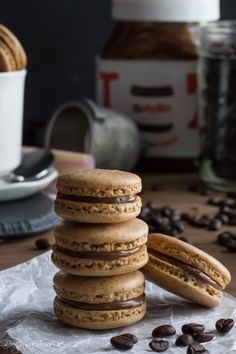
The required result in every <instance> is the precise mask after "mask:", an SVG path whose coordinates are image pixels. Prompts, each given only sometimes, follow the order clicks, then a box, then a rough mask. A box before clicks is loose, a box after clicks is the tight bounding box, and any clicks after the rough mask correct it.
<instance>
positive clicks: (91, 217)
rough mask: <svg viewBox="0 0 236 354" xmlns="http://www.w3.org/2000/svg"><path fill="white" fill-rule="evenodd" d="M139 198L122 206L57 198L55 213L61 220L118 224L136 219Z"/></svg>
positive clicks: (139, 209)
mask: <svg viewBox="0 0 236 354" xmlns="http://www.w3.org/2000/svg"><path fill="white" fill-rule="evenodd" d="M141 206H142V203H141V198H140V197H138V196H137V198H136V200H135V202H133V203H124V204H102V203H81V202H72V201H69V200H64V199H61V198H57V199H56V201H55V206H54V208H55V212H56V214H57V215H59V216H60V217H62V218H65V219H66V220H71V221H77V222H81V223H92V224H94V223H102V224H103V223H119V222H124V221H127V220H131V219H134V218H136V217H137V216H138V215H139V214H140V211H141Z"/></svg>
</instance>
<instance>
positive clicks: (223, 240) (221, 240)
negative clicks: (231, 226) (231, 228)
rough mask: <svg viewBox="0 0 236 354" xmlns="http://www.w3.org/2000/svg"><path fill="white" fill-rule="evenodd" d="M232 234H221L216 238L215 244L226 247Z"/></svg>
mask: <svg viewBox="0 0 236 354" xmlns="http://www.w3.org/2000/svg"><path fill="white" fill-rule="evenodd" d="M231 237H232V233H231V232H227V231H225V232H222V233H221V234H219V235H218V237H217V242H218V244H219V245H220V246H226V245H227V243H228V242H229V241H230V240H231Z"/></svg>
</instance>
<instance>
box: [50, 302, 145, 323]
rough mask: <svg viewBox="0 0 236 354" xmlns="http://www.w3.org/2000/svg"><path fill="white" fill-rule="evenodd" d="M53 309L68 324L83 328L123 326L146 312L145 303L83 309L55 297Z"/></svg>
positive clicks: (138, 319)
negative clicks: (111, 309)
mask: <svg viewBox="0 0 236 354" xmlns="http://www.w3.org/2000/svg"><path fill="white" fill-rule="evenodd" d="M54 311H55V314H56V316H57V317H58V318H59V319H60V320H61V321H62V322H64V323H66V324H68V325H71V326H74V327H79V328H84V329H92V330H104V329H113V328H119V327H125V326H129V325H131V324H133V323H135V322H138V321H140V320H141V319H142V318H143V317H144V316H145V314H146V303H144V304H142V305H140V306H138V307H135V308H130V309H122V310H114V311H98V310H96V311H94V310H93V311H92V310H91V311H89V310H86V311H85V310H80V309H77V308H74V307H72V306H69V305H67V304H65V303H63V302H61V301H60V300H59V299H58V297H56V298H55V300H54Z"/></svg>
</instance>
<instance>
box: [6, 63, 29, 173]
mask: <svg viewBox="0 0 236 354" xmlns="http://www.w3.org/2000/svg"><path fill="white" fill-rule="evenodd" d="M25 77H26V70H19V71H12V72H3V73H0V176H2V175H4V174H6V173H8V172H10V171H12V170H14V168H16V167H17V166H18V165H19V164H20V161H21V144H22V128H23V106H24V91H25Z"/></svg>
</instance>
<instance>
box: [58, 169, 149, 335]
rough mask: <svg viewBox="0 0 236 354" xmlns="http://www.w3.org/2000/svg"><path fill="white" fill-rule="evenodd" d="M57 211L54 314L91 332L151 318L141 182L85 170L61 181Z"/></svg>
mask: <svg viewBox="0 0 236 354" xmlns="http://www.w3.org/2000/svg"><path fill="white" fill-rule="evenodd" d="M57 189H58V194H57V199H56V201H55V211H56V213H57V214H58V215H59V216H61V217H62V218H63V219H64V221H62V223H61V224H60V225H58V226H57V227H56V229H55V239H56V244H55V245H54V246H53V252H52V261H53V263H54V264H55V265H56V266H57V267H58V268H59V269H61V271H60V272H59V273H57V274H56V275H55V277H54V288H55V291H56V293H57V296H56V298H55V301H54V309H55V313H56V315H57V317H58V318H59V319H60V320H62V321H63V322H65V323H67V324H70V325H73V326H76V327H80V328H87V329H97V330H99V329H108V328H117V327H122V326H127V325H130V324H132V323H134V322H136V321H139V320H140V319H142V318H143V316H144V315H145V313H146V301H145V294H144V276H143V274H142V273H141V272H140V271H139V269H140V268H142V267H143V266H144V265H145V264H146V263H147V261H148V255H147V248H146V242H147V234H148V227H147V225H146V224H145V222H143V221H141V220H139V219H136V217H137V216H138V214H139V213H140V209H141V199H140V197H138V196H137V194H138V193H139V192H140V191H141V180H140V178H139V177H138V176H136V175H134V174H132V173H128V172H121V171H111V170H80V171H78V172H76V173H69V174H65V175H61V176H60V177H59V178H58V182H57Z"/></svg>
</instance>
